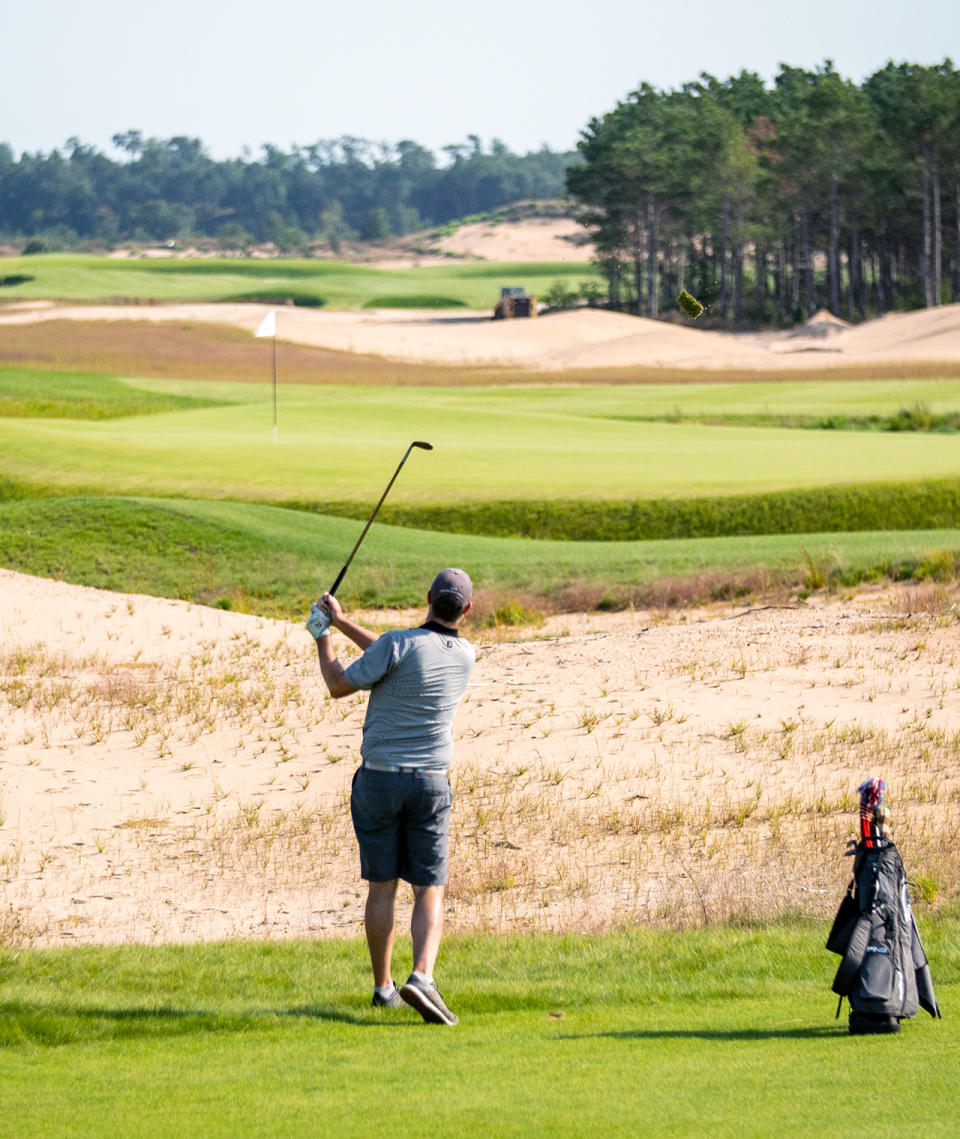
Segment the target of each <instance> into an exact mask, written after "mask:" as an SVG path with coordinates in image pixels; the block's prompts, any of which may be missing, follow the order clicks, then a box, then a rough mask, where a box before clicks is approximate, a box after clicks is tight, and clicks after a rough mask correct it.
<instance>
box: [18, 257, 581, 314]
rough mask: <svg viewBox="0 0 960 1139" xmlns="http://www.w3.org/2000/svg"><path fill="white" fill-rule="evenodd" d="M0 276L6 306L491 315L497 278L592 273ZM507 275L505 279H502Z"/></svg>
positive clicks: (41, 271)
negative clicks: (126, 304)
mask: <svg viewBox="0 0 960 1139" xmlns="http://www.w3.org/2000/svg"><path fill="white" fill-rule="evenodd" d="M2 267H3V273H4V276H7V277H23V278H25V279H24V280H23V281H22V282H21V283H19V284H16V285H13V286H7V287H5V288H4V289H3V299H4V300H5V301H17V300H32V299H35V298H43V299H50V298H55V299H57V300H68V301H100V300H104V299H106V300H108V301H109V300H116V299H120V300H144V301H146V300H153V301H165V302H171V301H180V300H191V301H244V300H257V299H264V298H274V299H275V301H277V302H282V301H283V300H284V299H286V298H287V297H290V296H294V297H296V298H297V302H298V304H305V305H315V306H317V307H321V306H322V307H328V308H341V309H344V308H346V309H349V308H364V307H381V306H382V307H394V306H397V305H407V306H409V307H421V308H427V307H436V308H458V307H463V308H473V309H490V308H491V307H492V302H491V297H496V296H497V295H498V288H499V285H500V284H501V278H504V280H506V279H507V278H509V281H510V283H511V284H514V285H522V286H524V287H525V288H527V289H529V290H530V291H531V292H533V293H534V294H536V293H540V292H543V291H544V290H545V289H547V288H549V287H550V285H551V284H552V283H553V282H554V281H556V280H558V279H563V280H565V281H568V282H573V283H574V285H576V283H578V282H580V281H584V280H590V279H593V278H596V277H597V276H598V273H597V270H596V269H595V268H594V267H593V266H592V265H589V264H584V263H582V262H566V261H556V262H553V261H543V262H541V261H536V262H528V263H524V264H521V265H509V266H505V265H498V264H487V263H484V262H470V263H466V264H457V263H456V262H453V263H450V264H446V265H443V264H440V265H432V266H431V267H430V269H429V272H426V273H425V272H424V271H423V270H421V269H417V268H410V269H375V268H371V267H369V266H365V265H349V264H344V263H341V262H325V261H293V260H291V261H286V260H285V261H256V260H240V259H215V258H210V259H202V260H188V261H183V260H154V261H140V260H130V261H118V260H111V259H109V258H106V257H94V256H83V255H74V254H43V255H40V256H34V257H13V258H4V259H3V262H2ZM505 273H506V274H507V277H504V274H505Z"/></svg>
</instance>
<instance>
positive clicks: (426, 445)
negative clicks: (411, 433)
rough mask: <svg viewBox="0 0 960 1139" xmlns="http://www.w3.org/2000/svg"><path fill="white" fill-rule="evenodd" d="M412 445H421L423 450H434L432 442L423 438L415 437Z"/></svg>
mask: <svg viewBox="0 0 960 1139" xmlns="http://www.w3.org/2000/svg"><path fill="white" fill-rule="evenodd" d="M412 446H414V447H419V448H420V450H421V451H432V450H433V444H432V443H424V442H423V440H422V439H414V441H413V443H412Z"/></svg>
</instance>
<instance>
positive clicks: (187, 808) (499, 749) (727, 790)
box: [0, 570, 960, 945]
mask: <svg viewBox="0 0 960 1139" xmlns="http://www.w3.org/2000/svg"><path fill="white" fill-rule="evenodd" d="M952 601H953V598H952V597H951V595H949V594H947V593H946V591H945V590H939V592H938V591H937V590H936V589H932V588H930V587H928V588H927V589H915V588H910V587H907V586H900V587H897V588H896V589H889V590H885V591H877V592H873V593H862V594H860V595H859V596H858V597H855V598H845V599H841V600H820V599H816V598H813V599H811V600H810V601H809V602H808V603H807V604H804V605H790V606H786V607H783V608H774V607H770V606H763V607H759V608H757V609H748V610H744V609H740V610H731V609H726V608H723V607H715V608H713V609H712V610H698V611H694V612H691V613H688V614H687V613H684V614H677V615H676V616H675V617H673V618H668V619H664V618H663V616H662V615H661V616H660V617H659V618H655V617H654V616H653V615H651V614H644V613H640V612H636V613H622V614H610V613H606V614H595V615H590V616H588V615H577V616H575V617H568V618H558V619H556V620H555V621H554V622H553V623H552V625H551V626H550V629H549V632H550V633H551V634H552V635H551V636H549V637H544V635H543V634H544V632H545V631H546V630H542V629H541V630H538V631H537V637H536V639H535V640H528V641H525V642H524V641H522V640H521V641H518V642H515V643H510V642H505V641H504V642H496V643H487V644H481V645H480V651H479V656H478V663H477V668H476V671H475V673H474V676H473V679H472V681H471V685H470V689H469V692H468V697H467V699H466V701H465V703H464V705H463V707H462V708H461V710H460V712H459V714H458V718H457V725H456V736H457V744H456V747H457V759H456V763H455V768H454V780H455V786H456V791H457V806H456V809H455V816H454V827H453V856H452V863H451V864H452V874H453V877H452V879H451V899H450V910H449V924H450V926H451V928H454V929H460V930H467V929H477V928H483V929H491V928H492V929H503V930H513V931H516V930H517V929H522V928H533V929H562V928H582V929H598V928H603V927H604V926H607V925H610V924H612V923H618V922H624V921H650V920H655V919H656V917H657V916H658V915H659V916H660V917H661V918H663V917H668V916H669V917H673V918H674V919H680V920H683V921H688V920H692V921H698V920H700V919H701V917H702V916H703V914H704V913H706V914H707V915H709V916H711V917H714V918H718V917H723V916H724V915H725V914H728V913H729V912H731V910H733V911H734V912H738V913H741V914H754V915H757V916H759V915H761V914H763V913H767V912H773V911H775V910H776V909H777V908H780V907H784V906H785V907H787V908H791V909H803V910H805V911H807V912H814V913H820V909H819V908H818V907H826V908H828V909H829V907H830V906H831V905H832V904H833V903H834V902H835V899H836V897H838V896H839V894H840V891H841V889H842V886H843V884H844V880H845V876H846V874H847V872H848V865H847V864H845V863H844V860H843V858H842V851H843V847H844V843H845V841H846V838H847V837H848V836H849V834H850V833H852V830H853V828H854V827H855V825H856V815H855V811H853V810H852V809H851V803H852V802H853V801H854V800H853V799H852V798H851V796H852V795H853V792H854V791H855V788H856V786H857V785H858V783H859V782H860V781H861V780H862V779H863V778H864V777H865V776H867V775H873V774H882V775H883V776H884V778H886V779H887V781H888V784H889V785H890V788H891V796H892V798H893V800H894V804H895V811H896V814H895V823H896V826H897V828H898V831H897V833H898V837H899V836H901V835H902V836H903V837H904V838H905V840H907V841H908V842H909V844H910V849H911V851H912V852H914V853H915V856H916V857H917V858H918V859H919V864H920V865H923V866H924V867H925V872H927V873H929V874H931V875H933V876H937V875H940V876H941V877H942V878H943V880H945V881H946V880H952V878H950V877H949V876H952V874H953V871H952V870H947V869H946V867H947V866H949V865H952V864H953V863H954V862H955V842H954V840H953V838H952V837H951V833H950V832H948V831H947V830H946V829H944V827H943V826H942V825H941V823H939V822H938V825H937V827H935V828H933V829H932V831H931V830H930V828H927V829H925V828H926V822H925V820H927V822H928V821H929V811H930V809H935V810H936V811H937V817H938V819H942V818H945V817H946V815H947V814H948V812H947V808H946V804H947V802H948V800H949V796H950V794H951V792H950V787H951V786H952V783H951V781H950V774H949V772H950V771H951V770H952V768H953V766H955V751H954V750H953V747H954V745H953V744H952V743H951V742H950V741H951V732H952V731H953V727H954V725H955V723H956V715H957V712H958V710H960V678H958V675H957V668H958V666H957V659H956V651H955V648H956V632H955V630H956V625H955V624H952V623H951V620H950V617H951V615H952V614H953V612H954V610H953V609H951V608H950V605H951V603H952ZM414 616H415V615H414V614H403V615H401V618H400V619H401V621H404V622H410V623H412V621H413V620H414ZM374 617H375V615H372V614H367V615H365V619H367V620H370V619H371V618H374ZM0 635H2V636H0V644H2V649H3V653H2V656H0V679H2V681H3V683H2V684H0V707H2V709H3V713H2V716H0V753H2V768H0V771H2V779H0V941H2V940H4V939H6V940H12V941H14V942H23V943H34V944H40V945H63V944H76V943H88V944H91V943H103V942H118V941H136V942H147V943H155V942H167V941H197V940H211V939H219V938H224V937H294V936H308V937H316V936H329V935H335V934H342V933H357V932H358V931H359V930H360V928H361V920H362V906H363V891H362V887H361V884H360V882H359V875H358V867H357V858H356V850H355V845H354V840H353V836H352V833H351V829H350V821H349V812H348V810H347V807H346V797H347V794H348V791H349V786H350V779H351V776H352V773H353V771H354V769H355V767H356V763H357V751H358V748H359V744H360V730H361V724H362V720H363V715H364V710H365V699H366V698H365V697H364V696H356V697H352V698H350V699H348V700H345V701H342V702H339V703H338V702H334V701H331V700H329V699H327V698H326V697H325V695H324V691H323V686H322V682H321V680H320V676H319V672H318V669H317V664H316V653H315V650H314V648H313V645H312V642H311V641H310V638H309V637H308V635H307V634H306V632H305V630H304V629H303V628H302V627H301V625H300V624H299V623H298V622H296V623H290V622H283V621H271V620H266V619H261V618H257V617H251V616H245V615H243V614H237V613H225V612H222V611H220V610H216V609H207V608H204V607H202V606H198V605H191V604H188V603H185V602H181V601H169V600H163V599H157V598H152V597H144V596H132V595H124V594H117V593H108V592H104V591H100V590H95V589H86V588H83V587H80V586H75V585H68V584H66V583H63V582H52V581H46V580H43V579H39V578H34V577H28V576H26V575H23V574H16V573H11V572H9V571H6V570H0ZM345 650H346V645H345V643H344V642H343V638H341V637H339V635H338V651H341V652H343V651H345ZM917 787H923V788H924V789H925V790H924V793H923V795H919V796H918V793H917V792H916V791H910V788H917ZM938 788H941V792H942V796H943V799H942V801H941V802H942V805H937V804H935V803H934V804H931V801H930V799H931V796H933V797H936V796H937V795H938V794H940V793H941V792H938V790H937V789H938ZM911 796H913V797H912V798H911ZM780 820H782V825H781V822H780ZM933 832H935V836H936V835H939V836H940V838H939V839H936V837H935V836H934V837H933V838H932V837H931V834H932V833H933ZM938 841H939V842H940V845H939V846H938V845H937V842H938ZM941 847H942V849H941ZM811 852H814V853H811ZM821 852H822V853H821ZM921 852H922V855H921ZM938 860H945V861H943V864H942V866H940V862H939V861H938ZM938 867H939V868H938ZM945 875H946V876H947V877H944V876H945ZM692 883H695V884H696V886H695V889H694V885H693V884H692ZM405 904H408V903H405ZM821 916H823V915H821ZM405 920H406V919H405V918H404V921H405Z"/></svg>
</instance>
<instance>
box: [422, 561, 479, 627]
mask: <svg viewBox="0 0 960 1139" xmlns="http://www.w3.org/2000/svg"><path fill="white" fill-rule="evenodd" d="M430 597H431V599H432V602H433V605H434V606H436V604H437V602H438V601H440V599H441V598H444V599H445V600H444V602H443V604H442V608H443V609H448V610H452V609H453V608H454V605H455V606H456V612H455V613H454V612H451V613H450V615H451V616H454V617H455V616H459V614H461V613H462V612H463V611H464V609H466V607H467V606H468V605H469V604H470V598H471V597H473V582H472V581H471V580H470V578H469V577H468V576H467V574H466V573H464V571H463V570H462V569H445V570H441V571H440V572H439V573H438V574H437V576H436V577H435V578H434V579H433V585H431V586H430Z"/></svg>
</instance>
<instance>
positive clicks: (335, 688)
mask: <svg viewBox="0 0 960 1139" xmlns="http://www.w3.org/2000/svg"><path fill="white" fill-rule="evenodd" d="M317 655H318V656H319V657H320V672H321V673H322V675H323V682H324V684H326V686H327V689H328V690H329V692H330V695H331V696H332V697H333V698H334V700H340V699H341V698H342V697H344V696H350V695H352V694H353V693H354V692H356V691H357V689H356V688H354V686H353V685H352V684H351V683H350V681H349V680H347V678H346V677H345V676H344V674H343V665H342V664H341V663H340V662H339V661H338V660H337V658H336V656H334V652H333V645H331V644H330V638H329V637H319V638H318V639H317Z"/></svg>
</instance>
